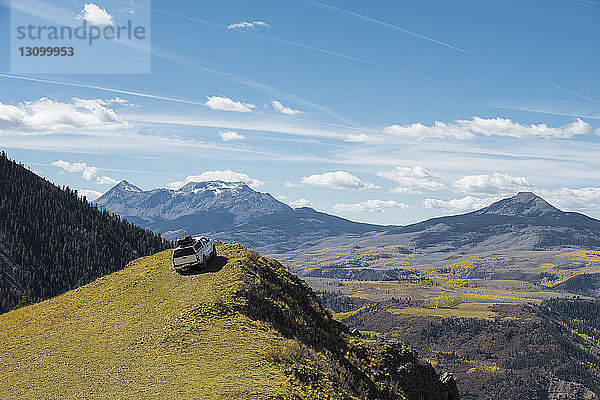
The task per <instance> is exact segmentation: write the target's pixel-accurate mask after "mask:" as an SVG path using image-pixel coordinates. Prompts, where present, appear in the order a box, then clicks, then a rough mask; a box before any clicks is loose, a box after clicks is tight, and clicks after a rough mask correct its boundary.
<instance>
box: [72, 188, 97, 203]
mask: <svg viewBox="0 0 600 400" xmlns="http://www.w3.org/2000/svg"><path fill="white" fill-rule="evenodd" d="M77 194H78V195H79V196H80V197H85V198H86V199H87V200H88V201H93V200H96V199H97V198H98V197H100V196H102V192H98V191H96V190H89V189H82V190H78V191H77Z"/></svg>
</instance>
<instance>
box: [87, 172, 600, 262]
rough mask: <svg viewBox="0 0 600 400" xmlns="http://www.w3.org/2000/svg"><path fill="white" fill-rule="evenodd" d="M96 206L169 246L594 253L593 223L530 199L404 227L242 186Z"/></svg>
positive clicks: (121, 198) (220, 185)
mask: <svg viewBox="0 0 600 400" xmlns="http://www.w3.org/2000/svg"><path fill="white" fill-rule="evenodd" d="M97 203H98V205H99V206H101V207H103V208H106V209H108V210H109V211H111V212H115V213H117V214H119V215H121V216H123V217H124V218H127V219H129V220H130V221H132V222H134V223H136V224H139V225H140V226H143V227H146V228H149V229H152V230H154V231H156V232H161V233H162V234H163V235H165V236H166V237H167V238H170V239H172V238H174V237H176V236H178V235H182V234H188V233H189V234H200V233H202V234H209V235H212V236H215V237H217V238H219V239H223V240H230V241H237V242H240V243H243V244H244V245H247V246H250V247H253V248H258V249H260V250H261V251H263V252H265V253H268V254H280V253H285V252H288V251H294V250H298V249H302V248H307V247H312V246H314V245H315V244H318V243H319V242H320V241H322V240H323V239H325V238H334V237H338V238H339V243H344V245H346V244H348V243H349V244H350V245H351V244H352V241H353V240H363V239H362V238H363V235H364V234H365V233H369V232H372V233H381V234H382V235H378V236H377V238H375V239H369V240H371V241H372V244H373V245H375V246H376V245H378V243H384V242H385V243H388V244H389V243H394V244H398V245H402V246H406V247H408V248H415V249H428V248H437V249H438V250H444V249H445V250H447V251H453V250H456V249H458V248H462V247H473V248H475V247H478V248H482V249H488V250H494V249H512V248H518V249H526V250H536V249H548V248H555V247H568V246H572V247H582V248H600V221H598V220H596V219H593V218H590V217H588V216H585V215H583V214H580V213H575V212H563V211H561V210H559V209H558V208H556V207H554V206H552V205H550V204H549V203H548V202H546V201H545V200H544V199H542V198H541V197H539V196H537V195H535V194H534V193H531V192H521V193H518V194H517V195H515V196H513V197H510V198H507V199H503V200H500V201H497V202H495V203H493V204H491V205H490V206H488V207H485V208H482V209H480V210H476V211H473V212H470V213H466V214H460V215H453V216H444V217H437V218H432V219H428V220H426V221H423V222H419V223H415V224H411V225H406V226H382V225H374V224H363V223H357V222H353V221H349V220H347V219H344V218H340V217H335V216H332V215H329V214H326V213H322V212H317V211H315V210H313V209H312V208H298V209H293V208H291V207H289V206H288V205H286V204H284V203H282V202H280V201H278V200H277V199H275V198H273V196H271V195H270V194H268V193H259V192H256V191H254V190H252V189H251V188H250V187H248V186H247V185H245V184H244V183H241V182H237V183H228V182H222V181H213V182H192V183H188V184H187V185H185V186H184V187H182V188H181V189H178V190H171V189H154V190H150V191H142V190H140V189H139V188H137V187H135V186H133V185H131V184H129V183H127V182H125V181H124V182H121V183H120V184H119V185H117V186H115V187H114V188H113V189H111V190H110V191H108V192H107V193H106V194H104V195H103V196H102V197H100V198H99V199H98V200H97ZM370 236H373V235H370Z"/></svg>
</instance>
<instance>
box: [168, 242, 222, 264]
mask: <svg viewBox="0 0 600 400" xmlns="http://www.w3.org/2000/svg"><path fill="white" fill-rule="evenodd" d="M175 243H176V245H177V247H175V250H173V268H174V269H175V270H176V271H182V270H184V269H186V268H188V267H191V266H194V265H200V266H202V267H206V266H207V264H208V261H209V260H212V259H214V258H215V257H216V256H217V249H216V247H215V242H213V241H212V240H210V239H208V238H205V237H204V236H198V237H192V236H190V235H188V236H183V237H180V238H179V239H177V241H176V242H175Z"/></svg>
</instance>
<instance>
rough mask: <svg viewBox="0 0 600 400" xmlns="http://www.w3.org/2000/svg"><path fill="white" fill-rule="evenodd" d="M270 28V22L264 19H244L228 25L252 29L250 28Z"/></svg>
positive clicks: (233, 27) (234, 27)
mask: <svg viewBox="0 0 600 400" xmlns="http://www.w3.org/2000/svg"><path fill="white" fill-rule="evenodd" d="M258 27H260V28H268V27H269V24H267V23H266V22H263V21H253V22H248V21H242V22H238V23H235V24H231V25H229V26H228V27H227V29H250V28H258Z"/></svg>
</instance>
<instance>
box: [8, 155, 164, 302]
mask: <svg viewBox="0 0 600 400" xmlns="http://www.w3.org/2000/svg"><path fill="white" fill-rule="evenodd" d="M169 246H170V244H169V243H168V242H167V241H165V240H163V239H162V238H161V237H160V235H157V234H155V233H153V232H150V231H148V230H145V229H142V228H140V227H137V226H135V225H133V224H131V223H129V222H127V221H125V220H121V218H120V217H118V216H116V215H112V214H110V213H108V212H107V211H103V210H99V209H97V208H96V207H93V206H91V205H90V204H89V203H88V202H87V201H86V200H85V198H81V197H79V196H78V195H77V192H75V191H74V190H71V189H69V188H68V187H63V188H59V187H58V186H56V185H54V184H52V183H51V182H48V181H47V180H45V179H43V178H41V177H39V176H37V175H36V174H34V173H33V172H31V171H29V170H27V169H26V168H24V167H23V166H22V165H20V164H18V163H16V162H14V161H11V160H10V159H8V157H7V156H6V154H5V153H4V152H0V313H2V312H6V311H8V310H10V309H12V308H14V307H15V306H16V305H17V303H19V302H21V303H22V300H23V299H24V298H26V299H29V300H32V301H40V300H44V299H47V298H50V297H53V296H56V295H58V294H61V293H64V292H66V291H67V290H70V289H73V288H76V287H78V286H81V285H84V284H86V283H89V282H91V281H93V280H94V279H96V278H98V277H100V276H103V275H106V274H109V273H111V272H114V271H116V270H119V269H121V268H123V267H124V266H125V264H127V263H128V262H129V261H131V260H134V259H136V258H138V257H141V256H145V255H149V254H154V253H156V252H157V251H160V250H164V249H166V248H167V247H169Z"/></svg>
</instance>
